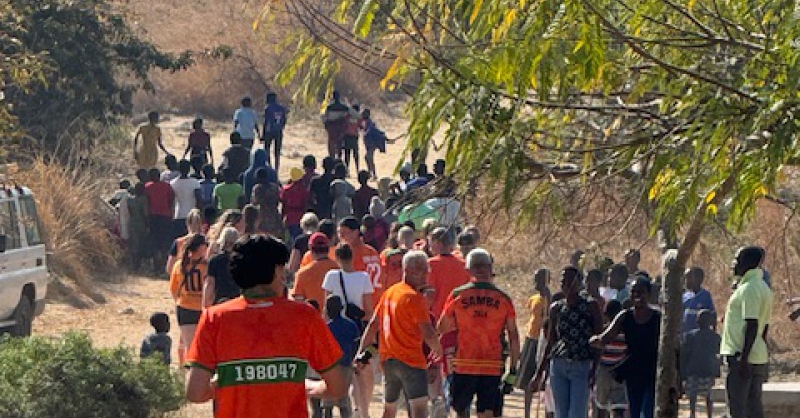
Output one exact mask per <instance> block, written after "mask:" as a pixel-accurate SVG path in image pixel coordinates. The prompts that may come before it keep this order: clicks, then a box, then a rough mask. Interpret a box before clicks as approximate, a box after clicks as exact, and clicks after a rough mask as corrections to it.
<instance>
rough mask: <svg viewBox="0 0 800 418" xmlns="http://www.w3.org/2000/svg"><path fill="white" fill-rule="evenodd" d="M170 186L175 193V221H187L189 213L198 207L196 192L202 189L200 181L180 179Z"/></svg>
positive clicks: (172, 182)
mask: <svg viewBox="0 0 800 418" xmlns="http://www.w3.org/2000/svg"><path fill="white" fill-rule="evenodd" d="M169 184H170V186H172V191H174V192H175V219H186V217H187V216H189V212H191V210H192V209H194V208H196V207H197V200H196V199H195V196H194V191H195V190H199V189H200V181H199V180H197V179H195V178H191V177H189V178H186V179H182V178H180V177H178V178H176V179H175V180H172V181H171V182H170V183H169Z"/></svg>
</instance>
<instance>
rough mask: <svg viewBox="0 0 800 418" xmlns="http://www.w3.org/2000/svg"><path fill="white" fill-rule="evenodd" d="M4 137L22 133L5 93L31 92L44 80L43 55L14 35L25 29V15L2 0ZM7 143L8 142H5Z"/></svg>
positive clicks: (0, 118)
mask: <svg viewBox="0 0 800 418" xmlns="http://www.w3.org/2000/svg"><path fill="white" fill-rule="evenodd" d="M0 15H2V16H3V18H2V19H0V57H2V59H0V140H2V141H7V140H9V139H12V138H14V137H17V136H18V135H19V133H20V132H21V129H20V128H19V126H18V123H19V122H18V120H17V118H16V117H15V115H14V113H13V105H12V104H11V102H9V100H7V98H6V94H5V92H6V91H8V90H15V91H21V92H25V93H27V92H29V91H30V90H29V87H30V86H31V84H34V83H36V82H43V81H44V62H43V57H41V56H37V55H36V54H33V53H31V51H29V50H28V49H27V48H26V46H25V45H24V44H23V43H22V41H21V40H20V39H19V38H17V37H16V36H15V35H14V34H19V33H21V32H23V31H24V29H23V28H22V25H21V24H20V20H21V16H20V14H19V13H18V11H17V10H16V9H15V8H13V7H12V5H11V4H10V3H9V2H7V1H3V2H0ZM4 145H5V143H4Z"/></svg>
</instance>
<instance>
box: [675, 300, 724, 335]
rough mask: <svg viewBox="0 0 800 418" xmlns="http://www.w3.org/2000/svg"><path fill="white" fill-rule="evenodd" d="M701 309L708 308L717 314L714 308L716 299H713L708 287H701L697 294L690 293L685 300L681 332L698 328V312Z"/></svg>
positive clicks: (684, 332)
mask: <svg viewBox="0 0 800 418" xmlns="http://www.w3.org/2000/svg"><path fill="white" fill-rule="evenodd" d="M701 309H708V310H709V311H711V312H712V313H715V314H716V310H715V309H714V300H712V299H711V293H710V292H709V291H708V290H706V289H700V291H699V292H697V293H695V294H689V295H687V297H686V298H685V300H684V302H683V328H681V333H682V334H686V333H687V332H689V331H691V330H693V329H696V328H697V314H698V312H700V310H701Z"/></svg>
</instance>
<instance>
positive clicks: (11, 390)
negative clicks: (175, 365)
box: [0, 333, 183, 418]
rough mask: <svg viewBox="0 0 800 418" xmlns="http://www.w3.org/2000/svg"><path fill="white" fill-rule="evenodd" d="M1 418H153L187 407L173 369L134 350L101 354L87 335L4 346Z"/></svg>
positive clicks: (7, 340)
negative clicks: (140, 356) (137, 355)
mask: <svg viewBox="0 0 800 418" xmlns="http://www.w3.org/2000/svg"><path fill="white" fill-rule="evenodd" d="M0 394H2V395H0V416H2V417H5V418H41V417H81V418H110V417H114V418H117V417H121V418H128V417H129V418H149V417H160V416H164V415H165V414H166V413H167V412H169V411H175V410H177V409H179V408H180V407H181V406H182V404H183V389H182V384H181V381H180V379H179V377H178V376H177V374H176V373H174V372H172V371H171V370H170V369H169V367H167V366H165V365H163V364H160V363H158V362H157V361H154V360H147V361H141V362H140V361H138V359H136V357H135V356H134V354H133V352H132V351H131V350H130V349H126V348H123V347H118V348H113V349H98V348H94V347H92V343H91V341H90V340H89V338H88V336H86V335H85V334H75V333H71V334H67V335H66V336H64V337H62V338H44V337H32V338H27V339H14V338H7V337H6V338H5V339H4V340H3V341H2V342H0Z"/></svg>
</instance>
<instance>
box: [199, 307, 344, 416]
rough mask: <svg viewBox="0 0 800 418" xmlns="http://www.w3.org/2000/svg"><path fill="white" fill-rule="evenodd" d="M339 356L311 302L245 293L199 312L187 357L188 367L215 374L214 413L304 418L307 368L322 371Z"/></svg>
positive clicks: (336, 344)
mask: <svg viewBox="0 0 800 418" xmlns="http://www.w3.org/2000/svg"><path fill="white" fill-rule="evenodd" d="M341 358H342V350H341V348H339V344H338V343H337V342H336V339H335V338H334V337H333V335H332V334H331V332H330V330H328V326H327V325H326V324H325V321H324V320H323V319H322V317H321V316H320V314H319V312H317V311H315V310H314V308H312V307H311V306H308V305H307V304H305V303H299V302H293V301H290V300H287V299H283V298H268V299H253V300H250V299H245V298H244V297H239V298H236V299H233V300H231V301H228V302H225V303H223V304H220V305H216V306H213V307H211V308H209V309H207V310H205V311H204V312H203V314H202V315H201V317H200V324H199V325H198V327H197V333H196V334H195V338H194V342H193V343H192V347H191V348H190V349H189V354H187V356H186V360H187V365H188V366H190V367H200V368H203V369H206V370H208V371H211V372H212V373H213V372H216V373H217V376H218V378H217V390H216V395H215V399H216V412H215V413H214V417H215V418H236V417H248V418H272V417H300V418H306V417H308V407H307V403H306V402H307V401H306V392H305V377H306V371H307V370H308V368H309V367H311V368H312V369H314V370H317V371H319V372H322V373H324V372H326V371H328V370H330V369H331V368H333V367H334V366H336V364H337V363H338V361H339V359H341Z"/></svg>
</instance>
